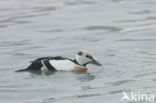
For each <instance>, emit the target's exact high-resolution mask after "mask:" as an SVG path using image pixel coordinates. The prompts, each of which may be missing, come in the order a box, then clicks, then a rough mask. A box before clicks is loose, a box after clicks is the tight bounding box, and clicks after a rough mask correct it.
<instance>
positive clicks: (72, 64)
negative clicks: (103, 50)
mask: <svg viewBox="0 0 156 103" xmlns="http://www.w3.org/2000/svg"><path fill="white" fill-rule="evenodd" d="M89 63H92V64H96V65H99V66H101V64H100V63H98V62H97V61H96V60H95V59H94V58H93V57H92V55H91V54H89V53H88V51H79V52H78V53H77V55H76V58H75V59H74V60H72V59H69V58H65V57H60V56H57V57H43V58H38V59H36V60H34V61H32V63H31V65H30V66H28V68H26V69H23V70H18V71H17V72H20V71H57V70H64V71H86V70H87V68H86V65H87V64H89Z"/></svg>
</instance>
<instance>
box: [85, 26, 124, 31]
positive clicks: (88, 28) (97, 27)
mask: <svg viewBox="0 0 156 103" xmlns="http://www.w3.org/2000/svg"><path fill="white" fill-rule="evenodd" d="M84 29H86V30H92V31H96V30H106V31H111V32H115V31H121V30H122V29H121V28H119V27H115V26H89V27H85V28H84Z"/></svg>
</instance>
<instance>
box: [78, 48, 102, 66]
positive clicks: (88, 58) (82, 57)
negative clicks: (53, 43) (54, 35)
mask: <svg viewBox="0 0 156 103" xmlns="http://www.w3.org/2000/svg"><path fill="white" fill-rule="evenodd" d="M76 61H77V62H78V63H79V64H80V65H82V66H86V65H87V64H89V63H92V64H95V65H98V66H101V64H100V63H99V62H97V61H96V60H95V59H94V58H93V56H92V55H91V54H89V52H88V51H84V50H83V51H79V52H78V53H77V55H76Z"/></svg>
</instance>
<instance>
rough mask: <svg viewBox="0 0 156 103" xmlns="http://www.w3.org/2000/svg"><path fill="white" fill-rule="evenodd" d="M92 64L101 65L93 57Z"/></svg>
mask: <svg viewBox="0 0 156 103" xmlns="http://www.w3.org/2000/svg"><path fill="white" fill-rule="evenodd" d="M91 63H92V64H95V65H98V66H102V65H101V64H100V63H99V62H98V61H96V60H95V59H94V60H93V61H92V62H91Z"/></svg>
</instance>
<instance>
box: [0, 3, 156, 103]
mask: <svg viewBox="0 0 156 103" xmlns="http://www.w3.org/2000/svg"><path fill="white" fill-rule="evenodd" d="M79 50H88V51H90V52H91V53H92V54H93V55H94V57H95V58H96V59H97V60H99V62H100V63H101V64H102V65H103V66H102V67H97V66H94V65H88V66H87V67H88V71H87V73H83V74H75V73H73V72H56V73H54V74H51V75H36V74H32V73H28V72H22V73H16V72H14V71H15V70H18V69H23V68H26V67H27V66H28V65H29V64H30V63H29V61H31V60H34V59H36V58H38V57H42V56H57V55H62V56H66V57H70V58H74V57H75V55H76V52H77V51H79ZM134 90H141V91H143V92H145V93H148V92H151V93H152V94H156V0H0V103H127V102H126V101H122V100H121V97H122V91H127V92H130V91H134ZM155 96H156V95H155ZM135 103H137V102H135Z"/></svg>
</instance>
